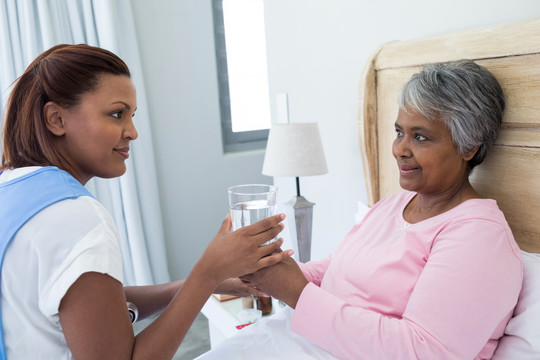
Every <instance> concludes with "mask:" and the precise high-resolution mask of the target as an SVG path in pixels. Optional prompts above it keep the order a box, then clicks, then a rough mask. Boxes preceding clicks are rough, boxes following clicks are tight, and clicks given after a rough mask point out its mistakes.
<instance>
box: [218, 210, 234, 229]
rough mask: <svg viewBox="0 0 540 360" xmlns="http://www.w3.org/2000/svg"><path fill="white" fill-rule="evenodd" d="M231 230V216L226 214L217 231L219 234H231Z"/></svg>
mask: <svg viewBox="0 0 540 360" xmlns="http://www.w3.org/2000/svg"><path fill="white" fill-rule="evenodd" d="M231 228H232V221H231V214H227V216H226V217H225V220H223V222H222V223H221V228H220V229H219V231H220V232H231Z"/></svg>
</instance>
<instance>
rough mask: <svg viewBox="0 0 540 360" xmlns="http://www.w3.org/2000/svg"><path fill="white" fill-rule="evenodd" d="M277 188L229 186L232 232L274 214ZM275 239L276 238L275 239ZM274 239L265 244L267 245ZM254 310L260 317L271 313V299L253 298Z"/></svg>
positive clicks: (261, 185)
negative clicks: (257, 311)
mask: <svg viewBox="0 0 540 360" xmlns="http://www.w3.org/2000/svg"><path fill="white" fill-rule="evenodd" d="M277 191H278V188H277V187H276V186H274V185H263V184H247V185H236V186H231V187H230V188H229V189H228V193H229V207H230V209H231V218H232V230H233V231H234V230H236V229H239V228H241V227H244V226H246V225H251V224H255V223H256V222H258V221H260V220H263V219H266V218H267V217H269V216H272V215H275V214H276V198H277ZM276 239H277V238H276ZM276 239H272V240H270V241H267V242H265V243H264V244H263V245H266V244H269V243H271V242H273V241H276ZM253 298H255V304H256V308H257V309H258V310H261V312H262V315H268V314H271V313H272V298H271V297H260V296H253Z"/></svg>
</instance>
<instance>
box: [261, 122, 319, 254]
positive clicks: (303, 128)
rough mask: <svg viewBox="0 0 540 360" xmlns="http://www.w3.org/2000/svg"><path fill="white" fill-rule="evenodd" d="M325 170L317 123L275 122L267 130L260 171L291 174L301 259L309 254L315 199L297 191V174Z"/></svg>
mask: <svg viewBox="0 0 540 360" xmlns="http://www.w3.org/2000/svg"><path fill="white" fill-rule="evenodd" d="M327 172H328V168H327V166H326V160H325V157H324V151H323V147H322V142H321V136H320V134H319V126H318V124H317V123H288V124H274V125H273V126H272V128H271V129H270V132H269V134H268V143H267V145H266V154H265V157H264V164H263V170H262V173H263V175H268V176H294V177H295V178H296V196H295V197H294V198H293V199H292V203H293V208H294V219H295V222H296V237H297V239H296V241H297V246H298V258H299V260H300V262H307V261H309V260H310V256H311V229H312V223H313V205H315V204H314V203H312V202H310V201H308V200H306V198H305V197H303V196H301V195H300V179H299V177H300V176H313V175H322V174H326V173H327Z"/></svg>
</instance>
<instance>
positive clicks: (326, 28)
mask: <svg viewBox="0 0 540 360" xmlns="http://www.w3.org/2000/svg"><path fill="white" fill-rule="evenodd" d="M265 13H266V29H267V47H268V58H269V60H268V67H269V81H270V94H271V96H273V97H274V99H275V94H279V93H288V94H289V113H290V121H291V122H317V123H319V127H320V130H321V137H322V141H323V146H324V147H325V153H326V157H327V163H328V168H329V173H328V174H327V175H322V176H315V177H309V178H302V179H301V188H302V194H303V195H304V196H305V197H306V198H307V199H308V200H310V201H313V202H315V203H316V204H317V205H316V206H315V208H314V224H313V244H312V259H319V258H322V257H325V256H326V255H327V254H328V253H330V252H332V251H333V250H334V249H335V248H336V246H337V245H338V244H339V243H340V241H341V240H342V238H343V236H344V235H345V234H346V233H347V232H348V230H349V229H350V228H351V226H352V225H353V224H354V213H355V212H356V210H357V200H363V201H366V195H365V184H364V180H363V171H362V165H361V157H360V152H359V145H358V138H357V136H358V130H357V100H358V99H357V96H358V82H359V79H360V74H361V71H362V68H363V66H364V63H365V62H366V60H367V58H368V57H369V55H370V54H371V53H372V52H373V51H374V50H375V49H376V48H377V47H378V46H379V45H381V44H383V43H385V42H388V41H392V40H405V39H409V38H416V37H425V36H430V35H436V34H441V33H445V32H450V31H458V30H463V29H467V28H473V27H481V26H488V25H492V24H497V23H501V22H510V21H518V20H522V19H527V18H533V17H539V16H540V2H539V1H535V0H515V1H512V2H509V1H506V0H493V1H489V2H486V1H483V0H454V1H437V0H414V1H411V0H409V1H403V0H379V1H373V0H371V1H359V0H331V1H328V0H310V1H290V0H266V1H265ZM524 36H526V34H524ZM389 151H390V149H389ZM275 184H276V185H277V186H278V187H279V188H280V191H281V196H282V198H285V199H286V198H290V197H292V196H294V195H295V187H294V182H293V181H292V180H291V179H288V178H276V179H275Z"/></svg>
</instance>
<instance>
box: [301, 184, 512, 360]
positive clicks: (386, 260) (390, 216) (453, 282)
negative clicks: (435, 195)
mask: <svg viewBox="0 0 540 360" xmlns="http://www.w3.org/2000/svg"><path fill="white" fill-rule="evenodd" d="M414 195H415V193H412V192H404V193H400V194H396V195H393V196H390V197H388V198H386V199H383V200H381V201H380V202H379V203H377V204H376V205H375V206H374V207H373V208H372V209H371V210H370V212H369V213H368V214H367V215H366V217H365V218H364V219H363V221H362V222H361V223H360V224H358V225H357V226H355V227H354V228H353V229H352V230H351V231H350V232H349V234H348V235H347V236H346V237H345V239H344V241H343V242H342V244H341V245H340V246H339V248H338V249H337V250H336V252H335V253H334V254H333V255H332V256H330V257H329V258H327V259H325V260H322V261H315V262H309V263H307V264H300V266H301V269H302V271H303V272H304V274H305V275H306V277H307V279H308V280H309V281H310V283H309V284H308V285H307V286H306V287H305V289H304V290H303V292H302V294H301V296H300V298H299V300H298V303H297V306H296V310H295V312H294V316H293V319H292V322H291V329H292V331H294V332H296V333H298V334H300V335H302V336H303V337H305V338H307V339H309V340H311V341H312V342H313V343H315V344H317V345H319V346H321V347H322V348H324V349H326V350H328V351H330V352H331V353H333V354H334V355H335V356H337V357H338V358H340V359H368V360H375V359H437V360H441V359H459V360H466V359H490V358H491V356H492V355H493V352H494V351H495V348H496V347H497V344H498V339H499V338H500V337H501V336H502V335H503V333H504V328H505V326H506V324H507V323H508V321H509V319H510V317H511V316H512V312H513V309H514V307H515V305H516V302H517V299H518V295H519V292H520V290H521V283H522V277H523V273H522V263H521V256H520V252H519V248H518V246H517V244H516V242H515V240H514V237H513V235H512V232H511V231H510V228H509V227H508V224H507V222H506V220H505V218H504V215H503V214H502V212H501V211H500V210H499V208H498V206H497V204H496V202H495V201H494V200H489V199H472V200H468V201H466V202H464V203H462V204H460V205H458V206H457V207H455V208H453V209H451V210H449V211H447V212H445V213H443V214H440V215H437V216H434V217H432V218H429V219H426V220H423V221H421V222H418V223H416V224H407V223H406V221H405V220H404V218H403V210H404V209H405V206H406V205H407V204H408V203H409V201H410V200H411V199H412V198H413V197H414Z"/></svg>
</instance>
